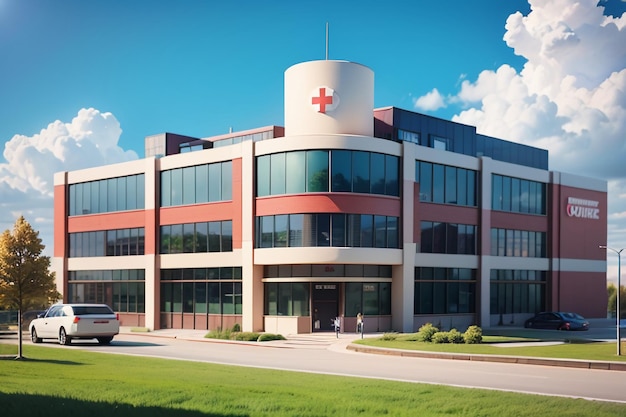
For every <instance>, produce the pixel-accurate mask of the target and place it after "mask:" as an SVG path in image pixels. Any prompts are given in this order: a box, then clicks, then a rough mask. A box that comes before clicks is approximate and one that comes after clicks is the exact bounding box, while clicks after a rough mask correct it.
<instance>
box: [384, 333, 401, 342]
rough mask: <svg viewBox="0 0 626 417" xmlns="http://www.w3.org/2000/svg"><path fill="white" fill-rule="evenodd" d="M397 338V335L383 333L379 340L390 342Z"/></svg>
mask: <svg viewBox="0 0 626 417" xmlns="http://www.w3.org/2000/svg"><path fill="white" fill-rule="evenodd" d="M397 338H398V333H385V334H383V335H382V336H381V337H380V340H385V341H388V342H390V341H392V340H396V339H397Z"/></svg>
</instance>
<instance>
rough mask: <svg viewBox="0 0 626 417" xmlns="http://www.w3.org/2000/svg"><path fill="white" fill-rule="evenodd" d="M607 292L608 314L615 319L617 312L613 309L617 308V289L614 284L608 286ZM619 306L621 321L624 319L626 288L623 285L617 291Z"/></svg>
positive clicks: (625, 312) (625, 314)
mask: <svg viewBox="0 0 626 417" xmlns="http://www.w3.org/2000/svg"><path fill="white" fill-rule="evenodd" d="M607 291H608V294H609V303H608V304H609V306H608V307H609V308H608V310H609V313H610V314H611V316H612V317H616V314H617V311H616V308H615V307H616V306H617V287H616V286H615V285H614V284H610V285H609V287H608V288H607ZM619 305H620V307H619V312H620V316H621V317H620V319H621V318H624V317H626V288H625V287H624V286H623V285H621V286H620V290H619Z"/></svg>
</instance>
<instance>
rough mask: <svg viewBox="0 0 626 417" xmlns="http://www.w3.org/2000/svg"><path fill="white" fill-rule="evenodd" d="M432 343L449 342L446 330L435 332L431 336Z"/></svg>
mask: <svg viewBox="0 0 626 417" xmlns="http://www.w3.org/2000/svg"><path fill="white" fill-rule="evenodd" d="M432 342H433V343H449V342H450V339H449V333H448V332H437V333H435V334H433V336H432Z"/></svg>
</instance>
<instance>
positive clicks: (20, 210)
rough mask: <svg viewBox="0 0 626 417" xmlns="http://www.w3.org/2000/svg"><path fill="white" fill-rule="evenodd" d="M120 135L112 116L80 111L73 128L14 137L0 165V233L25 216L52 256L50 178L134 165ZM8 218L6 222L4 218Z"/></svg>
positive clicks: (53, 127)
mask: <svg viewBox="0 0 626 417" xmlns="http://www.w3.org/2000/svg"><path fill="white" fill-rule="evenodd" d="M121 134H122V129H121V128H120V124H119V122H118V121H117V119H116V118H115V116H114V115H113V114H111V113H102V112H100V111H98V110H96V109H93V108H89V109H81V110H80V111H79V112H78V114H77V115H76V117H74V118H73V119H72V121H71V122H69V123H65V122H62V121H59V120H57V121H54V122H52V123H50V124H49V125H48V126H47V127H45V128H43V129H42V130H41V131H40V132H39V133H37V134H35V135H33V136H25V135H19V134H18V135H15V136H13V137H12V138H11V140H9V141H8V142H7V143H6V144H5V147H4V153H3V156H4V159H5V161H6V162H0V209H1V210H2V213H5V215H3V216H2V218H1V219H0V230H5V229H11V228H12V227H13V223H14V221H15V218H17V217H18V216H20V215H24V217H26V218H27V220H28V221H29V222H30V223H31V224H33V227H34V228H35V229H37V230H39V231H40V237H41V238H42V239H43V241H44V242H43V243H44V244H45V245H46V253H47V254H51V252H52V224H53V222H52V217H53V209H52V207H53V187H54V184H53V176H54V173H55V172H59V171H73V170H77V169H83V168H89V167H94V166H100V165H106V164H112V163H116V162H123V161H129V160H133V159H137V158H138V156H137V154H136V153H135V152H134V151H128V150H124V149H122V148H121V147H120V146H119V145H118V141H119V138H120V135H121ZM8 214H10V216H8Z"/></svg>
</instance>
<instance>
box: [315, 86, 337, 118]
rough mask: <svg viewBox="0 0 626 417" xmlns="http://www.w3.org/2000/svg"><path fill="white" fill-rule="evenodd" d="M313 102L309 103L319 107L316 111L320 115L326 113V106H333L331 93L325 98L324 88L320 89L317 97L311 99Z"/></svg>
mask: <svg viewBox="0 0 626 417" xmlns="http://www.w3.org/2000/svg"><path fill="white" fill-rule="evenodd" d="M312 100H313V101H312V102H311V104H319V105H320V109H319V110H318V111H319V112H320V113H326V105H327V104H328V105H331V104H333V95H332V93H331V94H330V95H329V96H327V95H326V88H325V87H320V95H319V97H313V99H312Z"/></svg>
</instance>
